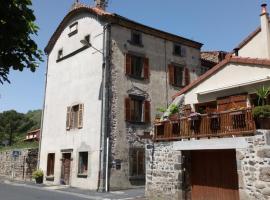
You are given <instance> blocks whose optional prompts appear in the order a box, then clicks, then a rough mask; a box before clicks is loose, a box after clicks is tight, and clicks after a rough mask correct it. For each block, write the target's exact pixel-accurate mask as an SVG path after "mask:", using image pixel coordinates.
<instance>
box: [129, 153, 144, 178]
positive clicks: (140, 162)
mask: <svg viewBox="0 0 270 200" xmlns="http://www.w3.org/2000/svg"><path fill="white" fill-rule="evenodd" d="M144 151H145V150H144V149H143V148H132V149H130V160H129V162H130V163H129V165H130V176H131V177H141V178H144V175H145V154H144Z"/></svg>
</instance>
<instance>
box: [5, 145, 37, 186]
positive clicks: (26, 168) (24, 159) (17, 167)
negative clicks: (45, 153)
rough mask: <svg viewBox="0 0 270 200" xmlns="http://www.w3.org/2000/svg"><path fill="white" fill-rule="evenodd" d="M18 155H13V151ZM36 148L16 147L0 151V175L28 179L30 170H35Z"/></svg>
mask: <svg viewBox="0 0 270 200" xmlns="http://www.w3.org/2000/svg"><path fill="white" fill-rule="evenodd" d="M14 151H17V152H16V153H18V156H16V157H14V156H13V154H14V153H13V152H14ZM37 159H38V149H18V150H8V151H2V152H0V176H2V177H6V178H11V179H17V180H30V181H31V179H32V172H33V171H34V170H36V167H37Z"/></svg>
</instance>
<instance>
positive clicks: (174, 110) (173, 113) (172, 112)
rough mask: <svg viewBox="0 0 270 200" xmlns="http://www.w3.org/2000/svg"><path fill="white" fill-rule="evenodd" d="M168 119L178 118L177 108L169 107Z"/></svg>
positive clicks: (172, 105) (174, 106)
mask: <svg viewBox="0 0 270 200" xmlns="http://www.w3.org/2000/svg"><path fill="white" fill-rule="evenodd" d="M169 112H170V113H169V119H170V120H177V119H178V118H179V106H177V105H175V104H171V105H170V107H169Z"/></svg>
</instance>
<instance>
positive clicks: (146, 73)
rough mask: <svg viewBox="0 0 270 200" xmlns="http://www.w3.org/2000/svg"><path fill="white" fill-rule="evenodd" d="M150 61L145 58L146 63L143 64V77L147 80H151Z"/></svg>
mask: <svg viewBox="0 0 270 200" xmlns="http://www.w3.org/2000/svg"><path fill="white" fill-rule="evenodd" d="M149 72H150V71H149V59H148V58H144V63H143V75H144V78H145V79H149Z"/></svg>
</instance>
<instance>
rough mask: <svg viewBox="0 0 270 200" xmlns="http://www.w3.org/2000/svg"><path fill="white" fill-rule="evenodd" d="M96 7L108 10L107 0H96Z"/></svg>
mask: <svg viewBox="0 0 270 200" xmlns="http://www.w3.org/2000/svg"><path fill="white" fill-rule="evenodd" d="M95 2H96V7H97V8H99V9H102V10H106V7H107V1H106V0H95Z"/></svg>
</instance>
